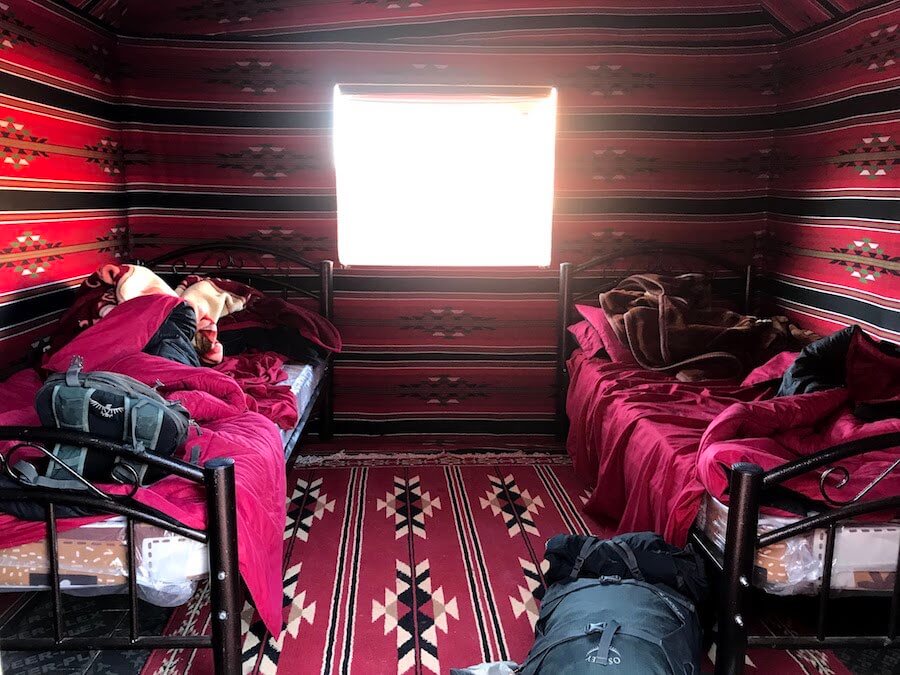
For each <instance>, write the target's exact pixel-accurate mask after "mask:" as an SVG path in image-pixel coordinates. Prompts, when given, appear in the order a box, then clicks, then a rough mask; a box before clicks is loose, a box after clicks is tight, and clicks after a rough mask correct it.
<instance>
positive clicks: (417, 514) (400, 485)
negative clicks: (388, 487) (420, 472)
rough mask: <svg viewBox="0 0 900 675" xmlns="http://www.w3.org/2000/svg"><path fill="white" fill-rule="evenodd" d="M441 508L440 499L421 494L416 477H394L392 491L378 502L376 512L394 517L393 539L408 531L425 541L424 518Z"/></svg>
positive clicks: (428, 493)
mask: <svg viewBox="0 0 900 675" xmlns="http://www.w3.org/2000/svg"><path fill="white" fill-rule="evenodd" d="M440 508H441V498H440V497H434V498H432V497H431V493H430V492H422V483H421V481H420V480H419V477H418V476H412V477H411V478H403V477H402V476H394V491H393V493H391V492H389V493H387V495H386V496H385V498H384V499H379V500H378V510H379V511H382V510H383V511H384V512H385V515H386V516H387V517H388V518H390V517H391V516H393V517H394V526H395V532H394V538H395V539H400V538H401V537H403V536H405V535H406V534H408V533H409V531H410V526H412V532H413V534H415V535H416V536H417V537H421V538H422V539H426V538H427V535H426V533H425V517H426V516H427V517H429V518H430V517H431V516H432V515H433V514H434V509H440Z"/></svg>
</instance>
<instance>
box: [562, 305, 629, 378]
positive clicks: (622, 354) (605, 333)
mask: <svg viewBox="0 0 900 675" xmlns="http://www.w3.org/2000/svg"><path fill="white" fill-rule="evenodd" d="M575 309H576V310H578V313H579V314H581V316H583V317H584V318H585V320H586V321H587V322H588V323H590V324H591V326H592V327H593V328H594V330H595V331H597V334H598V335H599V336H600V339H601V340H602V341H603V347H604V349H606V353H607V354H608V355H609V358H610V360H611V361H615V362H616V363H627V364H632V363H633V364H636V363H637V361H635V360H634V356H633V355H632V354H631V349H629V348H628V346H627V345H624V344H622V343H621V342H620V341H619V338H618V336H617V335H616V334H615V332H613V329H612V326H610V325H609V320H608V319H607V318H606V314H605V313H604V311H603V310H602V309H600V308H599V307H591V306H590V305H575Z"/></svg>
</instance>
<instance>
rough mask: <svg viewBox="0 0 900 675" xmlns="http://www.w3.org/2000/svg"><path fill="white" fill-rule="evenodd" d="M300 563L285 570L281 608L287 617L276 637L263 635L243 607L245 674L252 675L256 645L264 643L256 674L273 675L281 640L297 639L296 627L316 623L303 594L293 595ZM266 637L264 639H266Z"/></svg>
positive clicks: (252, 615) (248, 609)
mask: <svg viewBox="0 0 900 675" xmlns="http://www.w3.org/2000/svg"><path fill="white" fill-rule="evenodd" d="M302 567H303V563H297V564H296V565H293V566H292V567H290V568H288V570H287V571H286V572H285V575H284V585H283V592H284V596H283V599H282V606H283V607H284V608H285V610H286V612H287V615H286V616H285V619H284V623H285V628H284V630H283V631H281V634H280V635H279V636H278V637H275V636H273V635H270V634H269V633H268V632H267V631H266V627H265V626H264V625H263V622H262V621H261V620H260V618H259V616H258V615H255V612H254V611H253V609H252V608H251V607H250V606H249V605H246V606H245V607H244V611H243V612H242V614H241V628H242V630H243V632H244V644H243V647H242V650H241V653H242V657H241V659H242V663H243V670H244V672H245V673H247V672H252V671H253V667H254V665H255V664H256V661H257V655H258V654H259V650H260V644H261V643H262V641H263V640H265V644H264V645H263V646H262V659H261V660H260V663H259V669H258V672H260V673H262V674H263V675H275V673H276V672H277V670H278V660H279V659H280V657H281V652H282V650H283V647H284V640H285V637H287V636H288V635H290V636H291V637H292V638H295V639H296V637H297V635H298V633H299V632H300V624H301V623H303V622H304V621H305V622H306V623H308V624H310V625H312V623H313V622H314V621H315V619H316V603H315V602H311V603H309V604H307V603H306V590H302V591H300V592H299V593H298V592H297V584H298V582H299V581H300V570H301V568H302ZM267 636H268V639H267Z"/></svg>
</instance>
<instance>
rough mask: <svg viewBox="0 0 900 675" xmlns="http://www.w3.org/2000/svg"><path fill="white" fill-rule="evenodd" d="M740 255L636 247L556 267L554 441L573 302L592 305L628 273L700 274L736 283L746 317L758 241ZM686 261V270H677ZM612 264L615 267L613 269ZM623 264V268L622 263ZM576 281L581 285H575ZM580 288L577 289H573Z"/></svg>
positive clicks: (560, 422) (562, 409) (562, 416)
mask: <svg viewBox="0 0 900 675" xmlns="http://www.w3.org/2000/svg"><path fill="white" fill-rule="evenodd" d="M750 243H751V245H750V246H747V247H746V250H743V251H735V252H734V253H735V258H731V257H729V256H727V255H724V254H720V253H716V252H711V251H709V250H708V249H707V248H704V247H701V246H699V245H694V246H692V245H687V244H677V243H637V244H626V245H623V246H622V245H620V246H615V247H612V248H611V249H610V251H608V252H606V253H602V254H600V255H598V256H595V257H594V258H591V259H590V260H587V261H585V262H582V263H579V264H577V265H576V264H573V263H568V262H564V263H562V264H561V265H560V266H559V295H558V298H557V347H556V348H557V354H556V427H557V434H558V436H559V437H563V436H564V435H565V432H566V426H567V418H566V391H567V389H568V385H569V378H568V370H567V366H566V362H567V360H568V358H569V353H570V351H571V337H570V334H569V331H568V327H569V325H570V324H571V323H572V309H573V306H574V304H575V303H577V302H579V301H580V300H584V299H587V298H590V299H591V300H592V301H593V302H594V303H596V302H597V299H598V296H599V295H600V293H603V292H605V291H608V290H611V289H612V288H615V286H616V285H617V284H618V283H619V282H621V281H623V280H624V279H626V278H628V277H629V276H631V275H632V274H638V273H642V272H653V273H658V274H673V273H676V272H677V273H686V272H702V273H703V274H705V275H707V276H708V277H709V278H710V280H711V281H712V283H713V286H714V290H720V289H717V288H715V286H716V283H715V282H716V281H717V280H724V279H729V280H732V281H734V282H739V283H740V285H741V287H740V294H739V296H740V297H739V298H738V303H737V304H738V306H739V307H740V308H741V309H742V310H743V311H744V313H746V314H750V313H752V312H751V310H752V309H753V308H754V305H755V302H754V293H755V287H754V284H755V281H756V276H757V273H758V269H757V259H758V257H759V255H758V242H757V240H756V239H754V240H752V242H750ZM686 260H690V261H692V262H693V263H696V264H700V265H702V266H701V267H699V268H698V267H697V266H696V265H694V264H692V265H691V267H692V269H681V267H682V266H683V265H684V263H685V261H686ZM616 263H619V264H618V265H616ZM623 263H624V264H623ZM579 279H584V280H586V281H587V283H582V284H578V280H579ZM577 286H580V287H579V288H576V287H577Z"/></svg>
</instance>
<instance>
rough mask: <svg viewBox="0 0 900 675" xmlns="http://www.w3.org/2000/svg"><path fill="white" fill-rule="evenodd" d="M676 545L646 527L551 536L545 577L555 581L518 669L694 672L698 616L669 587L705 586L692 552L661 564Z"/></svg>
mask: <svg viewBox="0 0 900 675" xmlns="http://www.w3.org/2000/svg"><path fill="white" fill-rule="evenodd" d="M632 543H634V544H635V545H636V546H633V545H632ZM573 545H577V546H578V552H577V554H576V555H574V557H573V556H570V555H569V552H570V551H571V549H572V546H573ZM666 549H674V551H671V550H670V551H667V550H666ZM679 552H682V551H681V549H675V548H674V547H669V545H668V544H666V543H665V542H664V541H662V538H661V537H659V536H658V535H654V534H651V533H641V534H637V535H624V536H622V537H616V538H614V539H611V540H606V541H602V540H600V539H597V538H595V537H575V536H566V535H559V536H557V537H554V538H553V539H551V540H550V541H549V542H548V545H547V555H546V557H547V559H548V561H549V562H550V570H549V571H548V573H547V576H546V578H547V580H548V582H549V581H550V580H553V582H554V583H551V584H550V586H549V588H548V589H547V591H546V593H545V595H544V598H543V600H542V602H541V612H540V616H539V618H538V621H537V624H536V625H535V643H534V646H533V647H532V649H531V651H530V652H529V655H528V658H527V659H526V661H525V662H524V663H523V664H522V665H521V666H519V668H518V669H517V670H516V673H521V674H522V675H533V674H535V673H554V675H582V674H583V675H625V674H629V675H630V674H634V675H643V674H645V673H654V674H656V673H660V674H661V673H670V674H672V675H675V674H677V675H693V674H695V673H699V672H700V659H701V653H702V649H701V644H702V629H701V626H700V619H699V617H698V615H697V611H696V609H695V605H694V603H693V602H692V601H691V600H690V599H688V598H687V597H685V595H683V594H682V593H679V592H677V591H675V590H674V589H673V587H674V586H679V585H680V586H681V587H682V588H684V589H686V590H687V589H692V588H694V589H703V590H702V592H705V588H706V583H705V580H703V568H702V564H701V563H700V561H699V560H697V561H696V563H697V564H696V565H695V564H694V562H693V561H692V559H693V558H694V556H693V554H690V552H688V556H687V557H686V556H681V557H680V558H679V559H680V560H681V561H682V562H683V563H686V564H683V565H676V564H674V561H671V560H670V562H671V564H666V563H665V559H666V557H668V558H672V557H673V556H675V555H676V554H677V553H679ZM682 553H683V552H682ZM654 560H655V563H654V564H650V561H654ZM642 561H644V565H643V566H642ZM657 563H658V564H657ZM645 567H646V568H647V571H646V572H645V569H644V568H645ZM679 579H680V581H679ZM667 582H668V583H667ZM697 599H699V598H697Z"/></svg>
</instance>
